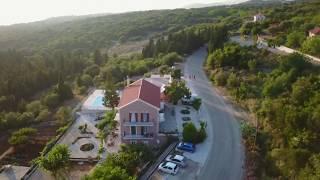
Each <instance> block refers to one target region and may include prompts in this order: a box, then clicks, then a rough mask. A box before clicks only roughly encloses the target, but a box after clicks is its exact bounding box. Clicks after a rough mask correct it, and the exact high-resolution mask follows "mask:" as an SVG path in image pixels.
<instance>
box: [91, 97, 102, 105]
mask: <svg viewBox="0 0 320 180" xmlns="http://www.w3.org/2000/svg"><path fill="white" fill-rule="evenodd" d="M103 98H104V97H103V96H97V97H96V99H95V100H94V101H93V102H92V104H91V106H94V107H101V106H104V105H103Z"/></svg>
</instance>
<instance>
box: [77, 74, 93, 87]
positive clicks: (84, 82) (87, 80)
mask: <svg viewBox="0 0 320 180" xmlns="http://www.w3.org/2000/svg"><path fill="white" fill-rule="evenodd" d="M92 84H93V82H92V77H91V76H90V75H88V74H84V75H82V76H81V77H80V85H81V86H85V87H89V86H92Z"/></svg>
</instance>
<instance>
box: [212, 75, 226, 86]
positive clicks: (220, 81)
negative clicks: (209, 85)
mask: <svg viewBox="0 0 320 180" xmlns="http://www.w3.org/2000/svg"><path fill="white" fill-rule="evenodd" d="M227 78H228V75H227V73H225V72H223V71H219V72H218V73H217V74H216V75H215V76H214V81H215V83H216V85H218V86H225V85H226V83H227Z"/></svg>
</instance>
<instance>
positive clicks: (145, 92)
mask: <svg viewBox="0 0 320 180" xmlns="http://www.w3.org/2000/svg"><path fill="white" fill-rule="evenodd" d="M138 99H140V100H142V101H144V102H146V103H149V104H151V105H153V106H155V107H157V108H160V88H159V87H158V86H156V85H154V84H152V83H150V82H148V81H146V80H144V79H140V80H138V81H135V82H134V83H132V84H130V85H129V86H127V87H126V88H125V89H124V90H123V92H122V96H121V98H120V103H119V105H118V108H122V107H124V106H126V105H128V104H129V103H131V102H134V101H136V100H138Z"/></svg>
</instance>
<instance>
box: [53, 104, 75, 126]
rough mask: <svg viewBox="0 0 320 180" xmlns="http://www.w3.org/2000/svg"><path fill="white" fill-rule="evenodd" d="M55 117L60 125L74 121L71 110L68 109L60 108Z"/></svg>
mask: <svg viewBox="0 0 320 180" xmlns="http://www.w3.org/2000/svg"><path fill="white" fill-rule="evenodd" d="M54 117H55V119H56V120H57V122H58V123H59V124H61V125H63V124H66V123H67V122H70V121H71V120H72V115H71V109H70V108H68V107H60V108H59V109H58V111H57V112H56V114H55V116H54Z"/></svg>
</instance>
